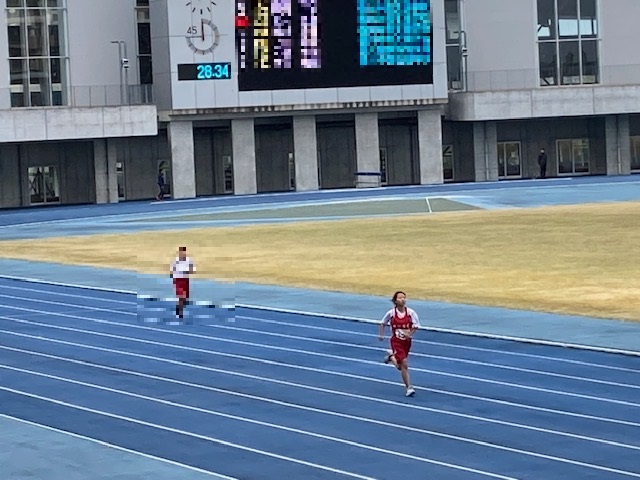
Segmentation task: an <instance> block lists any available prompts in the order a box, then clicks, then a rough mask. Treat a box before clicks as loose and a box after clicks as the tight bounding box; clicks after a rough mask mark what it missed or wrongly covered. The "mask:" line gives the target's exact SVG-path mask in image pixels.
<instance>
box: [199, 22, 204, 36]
mask: <svg viewBox="0 0 640 480" xmlns="http://www.w3.org/2000/svg"><path fill="white" fill-rule="evenodd" d="M200 36H201V37H202V41H203V42H204V19H202V18H201V19H200Z"/></svg>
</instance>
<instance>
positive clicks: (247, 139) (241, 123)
mask: <svg viewBox="0 0 640 480" xmlns="http://www.w3.org/2000/svg"><path fill="white" fill-rule="evenodd" d="M231 144H232V148H233V193H234V194H236V195H250V194H253V193H257V192H258V181H257V178H256V140H255V130H254V126H253V119H252V118H239V119H235V120H232V121H231Z"/></svg>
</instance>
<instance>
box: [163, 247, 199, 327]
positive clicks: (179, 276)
mask: <svg viewBox="0 0 640 480" xmlns="http://www.w3.org/2000/svg"><path fill="white" fill-rule="evenodd" d="M195 271H196V267H195V265H194V263H193V260H191V258H190V257H188V256H187V247H180V248H178V256H177V257H176V259H175V260H174V261H173V262H172V263H171V270H170V272H169V276H170V277H171V278H172V279H173V285H174V287H175V290H176V297H178V303H177V305H176V316H177V317H178V318H182V317H183V312H184V307H185V306H186V304H187V302H188V301H189V276H190V275H192V274H193V273H194V272H195Z"/></svg>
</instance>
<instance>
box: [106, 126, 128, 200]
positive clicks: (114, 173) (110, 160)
mask: <svg viewBox="0 0 640 480" xmlns="http://www.w3.org/2000/svg"><path fill="white" fill-rule="evenodd" d="M118 141H119V139H117V138H108V139H107V171H108V172H109V180H108V182H109V203H118V201H119V200H120V199H119V198H118V168H117V165H116V164H117V163H118V145H117V142H118ZM125 175H126V172H125Z"/></svg>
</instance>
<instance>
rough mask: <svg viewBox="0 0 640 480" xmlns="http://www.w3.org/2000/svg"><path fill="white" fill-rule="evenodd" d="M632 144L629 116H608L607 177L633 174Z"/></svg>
mask: <svg viewBox="0 0 640 480" xmlns="http://www.w3.org/2000/svg"><path fill="white" fill-rule="evenodd" d="M630 142H631V138H630V132H629V115H607V117H606V118H605V144H606V156H607V175H628V174H629V173H631V144H630Z"/></svg>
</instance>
